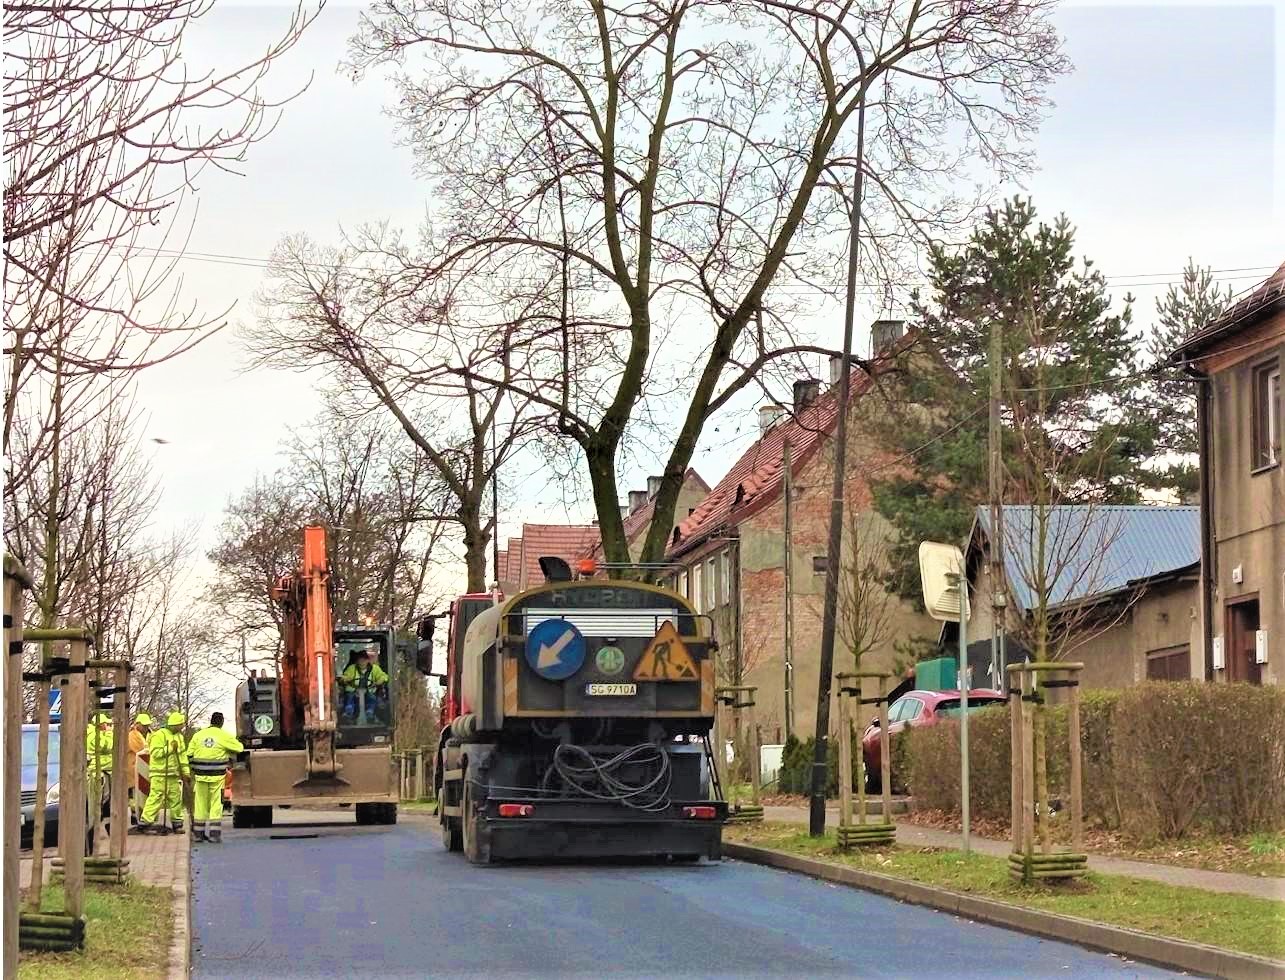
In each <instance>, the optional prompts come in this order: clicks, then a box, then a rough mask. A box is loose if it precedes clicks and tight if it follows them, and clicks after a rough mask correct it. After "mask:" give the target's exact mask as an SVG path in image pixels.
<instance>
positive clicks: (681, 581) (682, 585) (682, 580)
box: [676, 571, 687, 598]
mask: <svg viewBox="0 0 1285 980" xmlns="http://www.w3.org/2000/svg"><path fill="white" fill-rule="evenodd" d="M676 591H677V592H678V594H679V595H680V596H683V597H684V598H686V596H687V572H685V571H683V572H679V573H678V588H677V590H676Z"/></svg>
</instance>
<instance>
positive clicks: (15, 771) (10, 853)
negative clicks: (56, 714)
mask: <svg viewBox="0 0 1285 980" xmlns="http://www.w3.org/2000/svg"><path fill="white" fill-rule="evenodd" d="M29 588H31V576H29V575H28V574H27V570H26V569H25V568H23V567H22V565H21V564H19V563H18V562H17V561H16V560H14V558H13V557H12V556H10V555H7V554H6V555H5V556H4V640H5V658H4V776H3V778H4V815H5V825H4V930H3V933H4V936H3V938H4V959H3V967H4V970H3V973H4V975H5V976H6V977H16V976H17V975H18V905H19V901H20V895H19V894H18V840H19V837H20V836H21V834H22V830H21V828H20V827H19V826H18V821H17V820H15V819H14V815H15V814H17V813H18V812H19V809H20V807H21V805H22V804H21V795H20V791H21V788H22V783H21V780H22V649H23V647H22V613H23V608H22V607H23V594H22V593H23V590H24V589H29ZM46 704H48V699H46Z"/></svg>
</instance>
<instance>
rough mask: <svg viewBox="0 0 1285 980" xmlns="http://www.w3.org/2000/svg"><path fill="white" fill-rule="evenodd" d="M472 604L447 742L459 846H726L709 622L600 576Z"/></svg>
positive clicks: (441, 781)
mask: <svg viewBox="0 0 1285 980" xmlns="http://www.w3.org/2000/svg"><path fill="white" fill-rule="evenodd" d="M470 615H471V617H472V618H471V621H470V622H469V623H468V626H467V629H466V630H465V631H464V632H463V635H462V637H461V638H459V639H458V640H457V642H455V643H453V644H452V645H451V646H452V648H451V649H450V650H449V653H448V675H449V676H450V678H451V679H452V680H455V679H456V678H458V702H457V703H453V704H452V708H453V715H454V716H453V717H452V718H450V719H449V724H448V725H447V727H446V728H445V729H444V730H443V732H442V736H441V742H440V745H439V749H438V766H437V773H438V776H437V782H438V794H439V796H438V798H439V801H440V807H439V811H440V813H439V816H440V820H441V825H442V833H443V838H444V841H445V844H446V846H447V847H448V848H450V849H451V850H462V851H463V852H464V853H465V855H466V856H467V857H468V859H469V860H470V861H472V862H474V863H478V864H485V863H488V862H490V861H493V860H499V859H509V858H566V857H671V858H673V859H675V860H683V861H694V860H699V859H701V858H710V859H717V858H718V857H720V855H721V840H722V825H723V822H724V820H725V818H726V815H727V806H726V803H724V802H723V801H722V800H721V799H717V798H714V797H717V795H718V794H717V793H716V792H713V791H712V787H711V778H710V771H711V767H710V765H709V759H708V735H709V732H710V729H711V727H712V725H713V720H714V686H715V682H714V656H715V651H716V643H715V641H714V637H713V635H712V631H711V629H710V623H709V619H708V617H704V616H700V615H698V614H697V613H696V612H695V610H694V609H693V608H692V607H691V606H690V605H689V604H688V602H687V601H686V600H685V599H684V598H682V597H681V596H679V595H677V594H676V593H673V592H670V591H668V590H665V589H661V588H658V587H656V586H652V585H646V584H641V583H637V582H625V581H611V580H602V579H591V580H588V581H580V582H572V581H555V582H550V583H548V584H546V585H543V586H540V587H538V588H535V589H532V590H529V591H527V592H524V593H521V594H520V595H518V596H515V597H513V598H512V599H509V600H507V601H501V600H499V599H498V597H497V600H496V602H495V603H494V604H493V605H491V606H489V607H485V608H483V609H481V611H478V610H476V609H473V610H471V611H470ZM452 686H454V685H452Z"/></svg>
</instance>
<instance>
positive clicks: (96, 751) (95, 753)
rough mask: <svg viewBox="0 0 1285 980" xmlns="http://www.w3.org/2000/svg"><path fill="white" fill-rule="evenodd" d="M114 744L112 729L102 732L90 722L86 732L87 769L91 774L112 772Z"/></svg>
mask: <svg viewBox="0 0 1285 980" xmlns="http://www.w3.org/2000/svg"><path fill="white" fill-rule="evenodd" d="M113 742H114V740H113V739H112V730H111V728H110V727H108V728H106V729H105V730H103V731H100V730H99V728H98V726H97V725H95V724H94V723H93V722H90V724H89V728H88V729H87V730H86V732H85V768H87V769H88V770H89V771H90V772H94V771H95V770H97V771H98V772H111V771H112V745H113ZM95 760H97V761H95Z"/></svg>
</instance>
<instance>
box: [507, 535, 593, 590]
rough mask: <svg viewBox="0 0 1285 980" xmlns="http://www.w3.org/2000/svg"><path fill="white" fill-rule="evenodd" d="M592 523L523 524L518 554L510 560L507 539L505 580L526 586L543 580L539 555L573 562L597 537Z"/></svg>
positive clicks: (511, 550)
mask: <svg viewBox="0 0 1285 980" xmlns="http://www.w3.org/2000/svg"><path fill="white" fill-rule="evenodd" d="M598 538H599V533H598V525H596V524H523V525H522V537H521V538H520V539H519V546H520V552H519V554H520V557H519V558H518V559H517V560H516V562H515V560H514V553H513V539H511V538H510V539H509V581H510V582H516V583H517V584H518V587H519V588H523V589H526V588H530V587H531V586H533V585H536V584H537V583H539V582H543V581H544V575H543V574H542V573H541V571H540V559H541V558H550V557H553V558H563V559H565V560H566V561H568V562H574V561H575V560H576V559H577V558H579V557H580V556H582V555H583V554H585V552H587V551H588V550H589V549H590V548H591V547H593V545H594V543H595V542H596V541H597V540H598Z"/></svg>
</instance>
